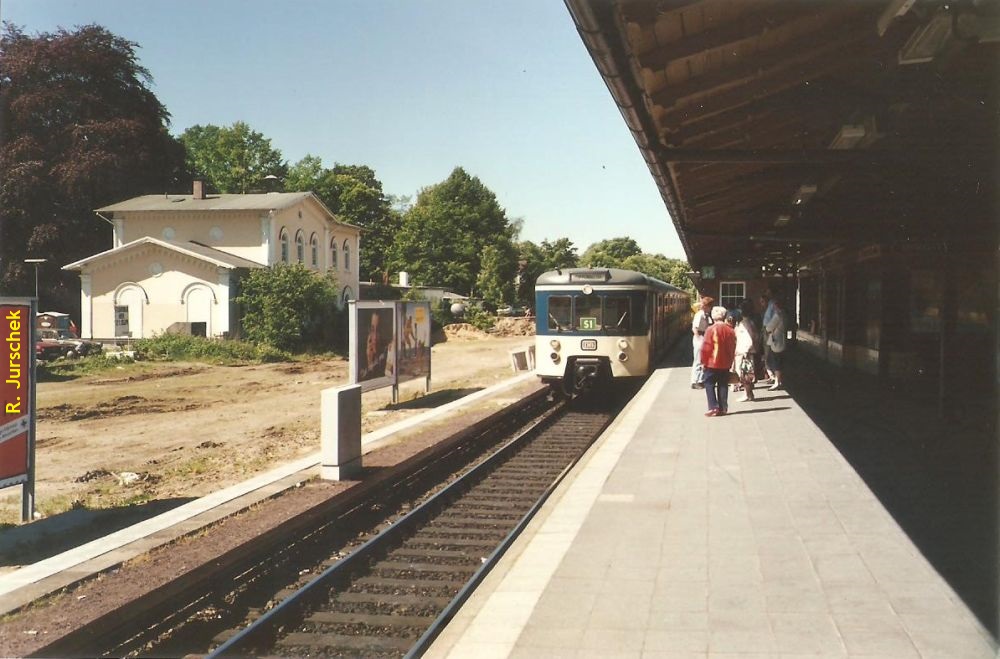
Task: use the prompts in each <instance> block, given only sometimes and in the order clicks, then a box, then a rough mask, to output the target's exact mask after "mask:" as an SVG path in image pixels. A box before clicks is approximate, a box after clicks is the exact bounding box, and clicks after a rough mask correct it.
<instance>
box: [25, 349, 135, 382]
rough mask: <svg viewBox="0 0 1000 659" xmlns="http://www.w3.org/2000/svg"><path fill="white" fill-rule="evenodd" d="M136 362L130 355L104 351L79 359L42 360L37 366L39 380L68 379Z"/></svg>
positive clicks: (115, 368)
mask: <svg viewBox="0 0 1000 659" xmlns="http://www.w3.org/2000/svg"><path fill="white" fill-rule="evenodd" d="M134 363H135V360H134V359H132V358H130V357H112V356H111V355H109V354H108V353H104V352H102V353H100V354H97V355H88V356H87V357H81V358H79V359H60V360H57V361H52V362H41V363H39V364H38V367H37V368H38V380H39V382H51V381H58V380H68V379H73V378H76V377H80V376H83V375H92V374H95V373H104V372H105V371H111V370H117V369H119V368H122V367H123V366H130V365H132V364H134Z"/></svg>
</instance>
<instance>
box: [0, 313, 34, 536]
mask: <svg viewBox="0 0 1000 659" xmlns="http://www.w3.org/2000/svg"><path fill="white" fill-rule="evenodd" d="M34 318H35V308H34V303H33V300H23V299H4V298H0V488H5V487H10V486H11V485H19V484H24V485H25V488H26V489H25V495H24V500H25V510H26V516H27V518H28V519H30V516H31V514H32V513H33V511H32V510H30V508H32V507H33V505H34V501H33V498H34V483H33V480H34V474H33V471H34V431H35V423H34V421H35V381H34V354H35V353H34V343H35V330H34V326H35V323H34Z"/></svg>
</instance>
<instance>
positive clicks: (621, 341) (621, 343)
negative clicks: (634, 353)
mask: <svg viewBox="0 0 1000 659" xmlns="http://www.w3.org/2000/svg"><path fill="white" fill-rule="evenodd" d="M618 349H619V350H628V341H626V340H625V339H618Z"/></svg>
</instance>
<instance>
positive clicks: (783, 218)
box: [774, 215, 792, 227]
mask: <svg viewBox="0 0 1000 659" xmlns="http://www.w3.org/2000/svg"><path fill="white" fill-rule="evenodd" d="M791 221H792V216H791V215H779V216H778V219H776V220H775V221H774V226H776V227H783V226H785V225H786V224H788V223H789V222H791Z"/></svg>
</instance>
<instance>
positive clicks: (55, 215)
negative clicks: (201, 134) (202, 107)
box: [0, 24, 189, 315]
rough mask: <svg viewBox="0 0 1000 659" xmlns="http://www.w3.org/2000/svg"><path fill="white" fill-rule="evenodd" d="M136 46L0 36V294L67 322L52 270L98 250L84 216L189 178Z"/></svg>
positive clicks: (67, 292) (74, 289) (69, 288)
mask: <svg viewBox="0 0 1000 659" xmlns="http://www.w3.org/2000/svg"><path fill="white" fill-rule="evenodd" d="M136 48H137V45H136V44H135V43H133V42H131V41H127V40H125V39H122V38H120V37H117V36H115V35H113V34H112V33H110V32H108V31H107V30H106V29H104V28H103V27H100V26H97V25H88V26H84V27H79V28H77V29H76V30H75V31H73V32H70V31H67V30H59V31H57V32H53V33H41V34H38V35H37V36H34V37H31V36H28V35H26V34H25V33H24V32H23V31H21V30H20V29H19V28H17V27H15V26H13V25H10V24H7V25H6V26H5V28H4V31H3V33H2V35H0V288H2V290H3V291H4V292H5V293H8V294H9V293H14V294H22V295H31V294H33V293H34V270H33V269H32V270H29V269H27V268H26V267H25V265H24V263H23V260H24V258H26V257H31V258H45V259H48V261H47V262H46V263H44V264H43V265H42V266H41V267H40V269H39V285H40V286H39V287H40V296H41V297H42V299H43V302H42V304H43V306H44V307H46V308H54V309H59V310H63V311H66V312H69V313H70V314H72V315H77V314H78V313H79V308H80V288H79V280H78V278H77V277H76V275H75V273H68V272H63V271H61V269H60V268H61V267H62V266H63V265H66V264H67V263H70V262H72V261H75V260H77V259H80V258H83V257H86V256H90V255H92V254H94V253H96V252H100V251H103V250H107V249H110V248H111V246H112V243H111V235H112V234H111V228H110V227H109V226H108V225H107V224H106V223H104V222H102V221H101V220H100V219H98V218H97V217H95V216H94V213H93V209H95V208H100V207H101V206H106V205H108V204H111V203H114V202H116V201H121V200H123V199H128V198H130V197H134V196H136V195H139V194H148V193H153V192H159V193H163V192H167V191H173V190H176V189H179V188H180V187H181V186H182V185H186V183H187V181H188V180H189V179H188V178H187V176H186V173H185V171H184V150H183V147H182V146H181V145H180V144H179V143H178V142H177V140H175V139H174V138H173V137H171V136H170V134H169V132H168V131H167V126H168V124H169V117H170V115H169V114H168V113H167V111H166V109H165V108H164V107H163V105H162V104H161V103H160V102H159V100H157V98H156V96H155V95H154V94H153V92H152V91H150V89H149V84H150V83H151V81H152V79H151V77H150V75H149V72H148V71H147V70H146V69H144V68H143V67H142V66H140V64H139V62H138V59H137V58H136V53H135V50H136Z"/></svg>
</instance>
